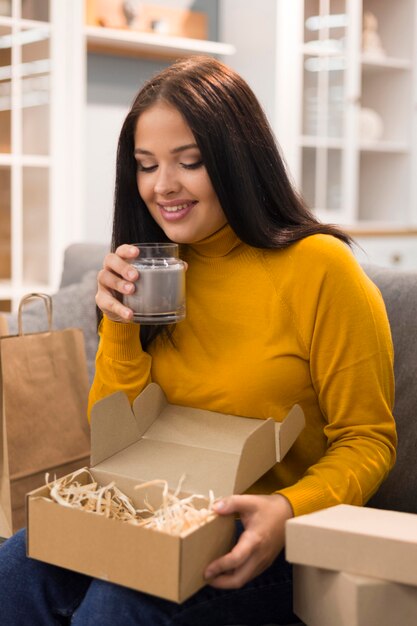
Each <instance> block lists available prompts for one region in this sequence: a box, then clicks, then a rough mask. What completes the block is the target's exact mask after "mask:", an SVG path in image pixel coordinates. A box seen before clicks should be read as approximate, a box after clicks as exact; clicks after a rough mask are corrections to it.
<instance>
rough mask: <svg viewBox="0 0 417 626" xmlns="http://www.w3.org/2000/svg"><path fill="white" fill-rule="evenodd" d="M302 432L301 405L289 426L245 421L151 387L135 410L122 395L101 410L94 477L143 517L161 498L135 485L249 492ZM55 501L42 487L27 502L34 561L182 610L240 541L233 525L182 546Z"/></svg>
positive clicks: (221, 521) (180, 540)
mask: <svg viewBox="0 0 417 626" xmlns="http://www.w3.org/2000/svg"><path fill="white" fill-rule="evenodd" d="M303 426H304V414H303V412H302V410H301V408H300V407H299V406H298V405H295V406H294V407H293V408H292V409H291V411H290V412H289V413H288V415H287V416H286V418H285V419H284V420H283V422H282V423H276V422H275V421H274V420H273V419H267V420H259V419H254V418H242V417H237V416H233V415H223V414H220V413H215V412H212V411H206V410H199V409H193V408H190V407H182V406H177V405H172V404H169V403H168V402H167V400H166V398H165V395H164V393H163V391H162V389H161V388H160V387H159V386H158V385H156V384H155V383H151V384H150V385H148V386H147V387H146V388H145V390H144V391H143V392H142V393H141V394H140V395H139V396H138V397H137V398H136V400H135V401H134V403H133V408H132V407H131V406H130V404H129V401H128V398H127V396H126V395H125V394H124V393H123V392H117V393H115V394H113V395H111V396H109V397H107V398H104V399H103V400H100V401H99V402H97V403H96V404H95V406H94V407H93V411H92V416H91V468H90V470H89V471H90V472H91V474H92V475H93V476H94V478H95V480H97V482H98V483H99V484H101V485H106V484H108V483H109V482H111V481H112V480H115V482H116V486H117V487H118V488H119V489H121V490H122V491H123V492H124V493H125V494H126V495H128V496H129V497H131V498H132V500H133V502H134V506H135V507H137V508H142V507H143V499H144V497H145V496H147V497H148V499H149V500H150V501H151V503H152V504H153V505H156V506H157V505H158V503H159V501H160V500H161V489H160V488H149V489H148V488H146V489H145V488H144V489H143V490H138V491H135V490H134V487H135V485H138V484H140V483H143V482H145V481H148V480H153V479H164V480H166V481H167V482H168V485H169V488H170V489H172V490H175V489H176V487H177V486H178V483H179V481H180V479H181V476H182V475H183V474H184V473H185V475H186V477H185V480H184V482H183V483H182V495H186V494H193V493H196V494H203V495H208V492H209V490H212V491H213V492H214V495H215V496H216V497H220V496H227V495H230V494H232V493H242V492H243V491H245V490H246V489H247V488H248V487H249V486H250V485H251V484H253V483H254V482H255V481H256V480H257V479H258V478H259V477H260V476H262V474H264V473H265V472H266V471H267V470H268V469H270V468H271V467H272V466H273V465H275V463H276V462H277V461H280V460H281V459H282V458H283V457H284V455H285V453H286V452H287V450H288V449H289V448H290V446H291V445H292V443H293V442H294V441H295V439H296V437H297V436H298V434H299V432H300V431H301V430H302V428H303ZM77 480H79V477H78V478H77ZM85 480H88V474H87V472H86V475H85ZM48 495H49V489H48V487H47V486H45V487H42V488H40V489H36V490H35V491H32V492H30V493H29V494H28V496H27V511H28V523H27V528H28V535H27V537H28V539H27V541H28V543H27V553H28V556H30V557H33V558H36V559H40V560H42V561H46V562H48V563H52V564H55V565H59V566H61V567H65V568H68V569H71V570H75V571H78V572H82V573H84V574H87V575H89V576H93V577H95V578H100V579H103V580H108V581H110V582H113V583H118V584H120V585H124V586H126V587H131V588H133V589H137V590H140V591H144V592H146V593H150V594H153V595H156V596H160V597H163V598H166V599H168V600H173V601H176V602H182V601H183V600H185V599H187V598H188V597H190V596H191V595H192V594H194V593H195V592H196V591H198V589H200V588H201V587H203V586H204V585H205V584H206V581H205V580H204V577H203V573H204V570H205V568H206V566H207V565H208V564H209V563H210V562H211V561H212V560H214V559H215V558H217V557H219V556H220V555H222V554H225V553H226V552H227V551H228V550H229V548H230V546H231V544H232V541H233V536H234V530H235V525H234V518H233V516H227V517H220V516H216V517H215V518H214V519H213V520H211V521H209V522H208V523H207V524H205V525H204V526H201V527H199V528H198V529H197V530H195V531H193V532H191V533H190V534H188V535H187V536H185V537H175V536H171V535H168V534H165V533H162V532H159V531H156V530H152V529H149V528H143V527H141V526H136V525H133V524H131V523H128V522H121V521H118V520H113V519H107V518H106V517H104V516H102V515H97V514H96V513H88V512H85V511H82V510H79V509H74V508H69V507H64V506H60V505H58V504H56V503H55V502H52V501H51V500H47V499H45V498H47V497H48Z"/></svg>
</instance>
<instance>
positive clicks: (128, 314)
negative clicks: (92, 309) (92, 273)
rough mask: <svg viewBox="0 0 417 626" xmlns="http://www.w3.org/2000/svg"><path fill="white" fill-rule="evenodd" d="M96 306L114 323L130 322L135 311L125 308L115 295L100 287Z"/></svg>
mask: <svg viewBox="0 0 417 626" xmlns="http://www.w3.org/2000/svg"><path fill="white" fill-rule="evenodd" d="M95 299H96V304H97V306H98V308H99V309H100V310H101V311H102V312H103V313H104V314H105V315H106V316H107V317H108V318H109V319H111V320H113V321H130V320H131V319H132V318H133V311H132V310H131V309H129V308H128V307H126V306H124V305H123V303H122V302H120V301H119V300H118V299H117V298H115V297H114V295H113V294H112V293H111V292H110V291H109V290H108V289H104V288H103V287H101V286H100V285H99V286H98V290H97V294H96V298H95Z"/></svg>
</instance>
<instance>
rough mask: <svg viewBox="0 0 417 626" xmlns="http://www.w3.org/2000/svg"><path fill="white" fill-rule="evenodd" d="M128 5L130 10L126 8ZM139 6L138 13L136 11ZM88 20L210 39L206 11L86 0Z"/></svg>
mask: <svg viewBox="0 0 417 626" xmlns="http://www.w3.org/2000/svg"><path fill="white" fill-rule="evenodd" d="M127 9H129V10H127ZM135 10H136V15H135ZM86 24H87V25H88V26H104V27H106V28H121V29H127V30H131V31H138V32H142V33H158V34H161V35H168V36H172V37H186V38H190V39H207V16H206V14H205V13H199V12H196V11H188V10H186V9H178V8H174V7H168V6H161V5H153V4H142V2H129V6H127V5H126V6H125V7H124V2H123V0H120V1H119V2H115V1H114V0H87V2H86Z"/></svg>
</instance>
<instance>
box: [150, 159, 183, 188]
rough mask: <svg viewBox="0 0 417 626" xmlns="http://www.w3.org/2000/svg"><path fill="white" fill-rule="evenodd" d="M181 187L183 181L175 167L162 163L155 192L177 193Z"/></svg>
mask: <svg viewBox="0 0 417 626" xmlns="http://www.w3.org/2000/svg"><path fill="white" fill-rule="evenodd" d="M180 188H181V183H180V181H179V180H178V177H177V175H176V173H175V168H173V167H169V166H163V165H160V166H159V167H158V171H157V177H156V181H155V186H154V191H155V193H156V194H160V195H162V196H167V195H169V194H170V193H177V192H178V191H179V189H180Z"/></svg>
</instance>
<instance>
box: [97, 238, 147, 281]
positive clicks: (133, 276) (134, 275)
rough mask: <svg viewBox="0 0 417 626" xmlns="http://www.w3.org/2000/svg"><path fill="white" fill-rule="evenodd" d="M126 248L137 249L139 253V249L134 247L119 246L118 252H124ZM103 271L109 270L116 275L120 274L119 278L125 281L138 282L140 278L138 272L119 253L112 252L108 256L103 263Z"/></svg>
mask: <svg viewBox="0 0 417 626" xmlns="http://www.w3.org/2000/svg"><path fill="white" fill-rule="evenodd" d="M126 248H127V249H129V248H132V249H135V250H136V252H137V248H135V247H134V246H119V248H117V250H122V249H126ZM125 254H126V252H125ZM135 256H137V255H135ZM130 258H131V259H133V258H134V257H132V256H131V257H130ZM103 269H104V270H109V271H110V272H113V273H114V274H118V275H119V276H121V277H123V278H125V280H130V281H135V280H137V279H138V276H139V273H138V270H137V269H136V268H135V267H133V265H131V264H130V263H129V262H128V261H127V260H125V258H124V257H122V256H121V255H119V254H118V253H117V252H110V253H109V254H107V255H106V257H105V259H104V262H103Z"/></svg>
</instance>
